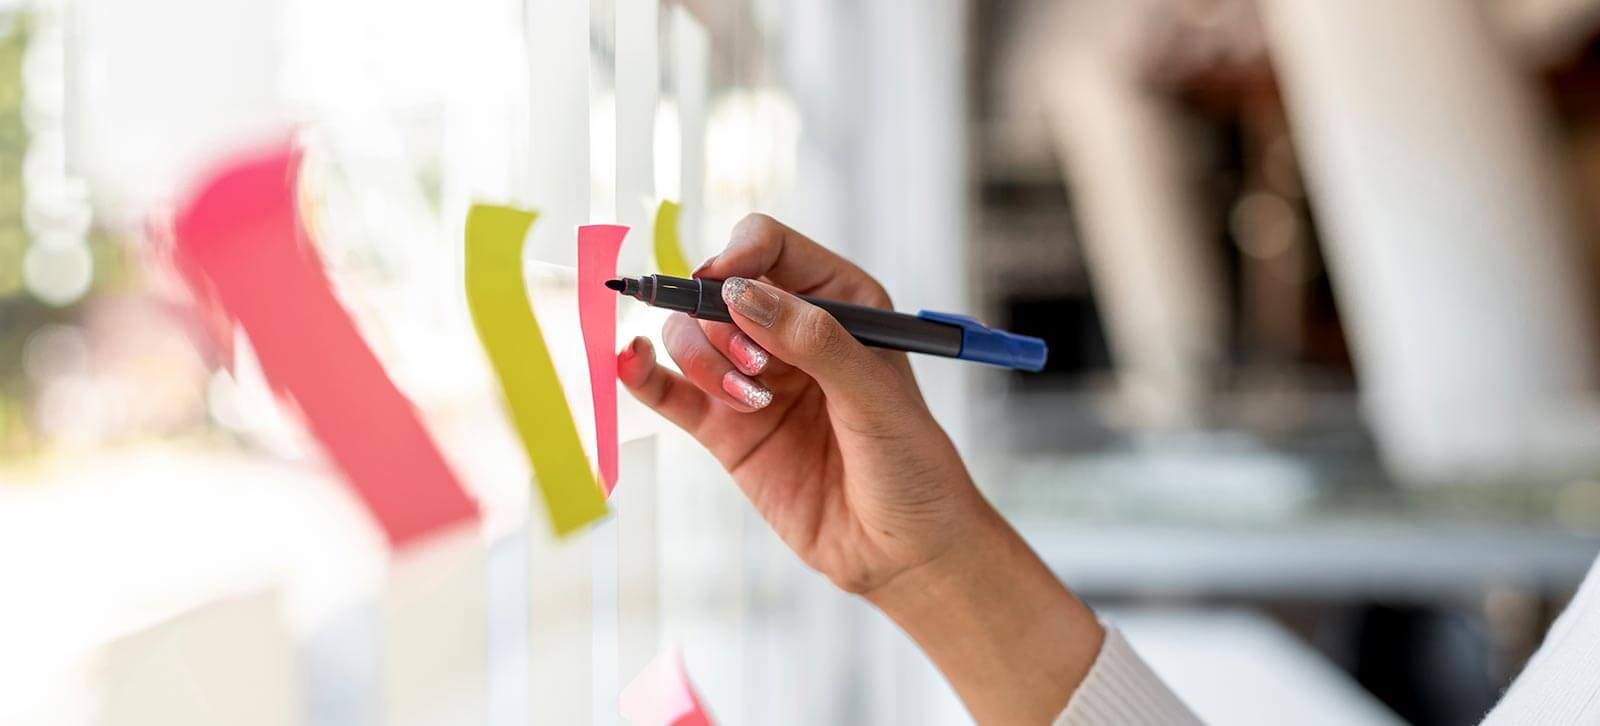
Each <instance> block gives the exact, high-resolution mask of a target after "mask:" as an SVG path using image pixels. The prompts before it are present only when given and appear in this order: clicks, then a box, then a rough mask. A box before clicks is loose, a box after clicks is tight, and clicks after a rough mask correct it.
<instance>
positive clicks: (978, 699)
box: [867, 507, 1105, 724]
mask: <svg viewBox="0 0 1600 726" xmlns="http://www.w3.org/2000/svg"><path fill="white" fill-rule="evenodd" d="M985 509H986V511H985V512H984V514H983V516H982V517H981V522H980V523H979V524H977V525H975V526H974V527H973V528H972V534H970V535H969V536H968V537H967V538H965V540H964V542H963V545H962V546H960V547H957V548H955V549H953V550H951V551H950V552H948V553H946V554H945V555H943V556H941V557H939V558H937V559H935V560H934V561H931V562H929V563H927V564H925V565H922V566H920V567H918V568H916V569H914V570H908V571H907V572H905V573H902V574H901V575H900V576H899V577H896V578H895V579H893V580H891V581H890V582H888V583H886V584H885V585H883V586H882V587H880V588H879V589H877V590H875V591H873V592H871V593H868V596H867V597H868V599H869V600H870V601H871V602H872V603H873V604H874V605H876V606H877V607H878V608H879V609H880V610H882V611H883V612H884V613H885V614H887V615H888V616H889V617H890V618H892V619H893V620H894V621H895V622H896V623H898V624H899V625H900V627H901V628H903V629H904V630H905V631H906V632H907V633H908V634H909V635H910V636H911V637H912V639H914V640H915V641H916V642H917V644H918V645H919V646H920V647H921V648H922V650H923V652H925V653H927V654H928V657H929V658H931V659H932V660H933V662H934V664H935V665H937V666H938V667H939V669H940V670H941V671H942V672H943V673H944V675H945V677H946V678H948V679H949V680H950V683H951V685H953V686H954V687H955V689H956V692H957V693H958V694H959V695H960V696H961V699H962V701H963V702H965V703H966V705H967V708H968V710H970V711H971V712H972V716H973V718H975V719H977V721H978V722H979V723H1007V724H1011V723H1015V724H1048V723H1050V722H1051V721H1052V720H1053V719H1055V717H1056V716H1057V715H1058V714H1060V713H1061V711H1062V709H1063V708H1065V706H1066V704H1067V700H1068V699H1069V698H1070V697H1071V695H1072V693H1073V691H1074V690H1075V689H1076V688H1077V687H1078V684H1080V683H1081V682H1082V681H1083V679H1084V676H1085V675H1086V674H1088V672H1089V670H1090V668H1091V667H1092V666H1093V664H1094V661H1095V657H1096V656H1097V655H1098V654H1099V652H1100V645H1101V642H1102V641H1103V639H1104V638H1105V631H1104V630H1103V629H1102V628H1101V626H1100V623H1099V622H1098V621H1097V620H1096V619H1095V616H1094V613H1093V612H1091V611H1090V610H1089V608H1088V607H1087V606H1085V605H1084V604H1083V603H1082V602H1081V601H1079V600H1078V599H1077V598H1076V597H1074V596H1073V595H1072V593H1070V592H1068V591H1067V589H1066V587H1064V586H1063V585H1062V584H1061V583H1060V581H1058V580H1057V579H1056V577H1055V576H1054V574H1052V573H1051V572H1050V570H1049V569H1048V568H1047V567H1045V565H1044V563H1043V562H1042V561H1041V560H1040V559H1039V557H1038V556H1037V555H1036V554H1034V552H1033V550H1031V549H1030V548H1029V547H1028V545H1027V543H1026V542H1024V541H1023V540H1022V538H1021V537H1020V536H1019V535H1017V533H1016V531H1015V530H1013V529H1012V528H1011V526H1010V525H1008V524H1007V523H1006V522H1005V521H1004V520H1002V519H1001V518H1000V517H999V515H998V514H995V513H994V512H993V511H992V510H987V507H985Z"/></svg>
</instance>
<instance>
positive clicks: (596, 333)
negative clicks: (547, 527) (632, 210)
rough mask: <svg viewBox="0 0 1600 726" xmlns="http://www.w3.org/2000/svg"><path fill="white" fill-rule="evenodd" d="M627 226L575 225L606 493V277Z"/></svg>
mask: <svg viewBox="0 0 1600 726" xmlns="http://www.w3.org/2000/svg"><path fill="white" fill-rule="evenodd" d="M627 236H628V228H627V227H624V226H622V225H618V224H589V225H584V226H582V227H579V228H578V322H579V323H580V324H582V325H583V348H584V351H585V352H586V353H587V354H588V357H589V386H590V388H591V389H592V390H593V392H594V449H595V455H596V456H597V457H598V458H599V459H600V482H601V483H602V484H604V485H605V488H606V495H607V496H610V494H611V490H612V489H614V488H615V487H616V486H617V294H616V293H615V292H612V291H611V290H610V289H607V288H606V281H607V280H610V279H612V278H614V277H616V276H617V252H618V251H620V250H621V249H622V239H623V238H624V237H627Z"/></svg>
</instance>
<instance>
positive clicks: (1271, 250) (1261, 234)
mask: <svg viewBox="0 0 1600 726" xmlns="http://www.w3.org/2000/svg"><path fill="white" fill-rule="evenodd" d="M1229 227H1230V228H1231V230H1232V232H1233V240H1234V243H1235V244H1237V245H1238V246H1239V250H1240V251H1241V252H1243V253H1245V254H1246V255H1249V256H1251V257H1254V258H1256V259H1258V260H1270V259H1273V258H1276V257H1277V256H1279V255H1281V254H1283V253H1284V252H1287V251H1288V250H1289V248H1290V247H1291V246H1292V245H1294V243H1295V240H1296V239H1297V238H1298V237H1299V234H1300V219H1299V216H1298V215H1297V214H1295V210H1294V207H1293V206H1291V205H1290V204H1289V202H1288V201H1287V200H1285V199H1284V198H1283V197H1281V196H1278V195H1276V194H1271V193H1268V192H1251V193H1250V194H1246V195H1245V196H1244V198H1243V199H1240V200H1239V203H1238V204H1237V205H1234V208H1233V213H1232V215H1231V216H1230V219H1229Z"/></svg>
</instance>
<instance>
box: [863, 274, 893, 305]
mask: <svg viewBox="0 0 1600 726" xmlns="http://www.w3.org/2000/svg"><path fill="white" fill-rule="evenodd" d="M861 298H862V304H863V305H867V306H870V307H875V308H884V309H893V308H894V301H893V300H890V299H889V291H888V290H886V289H884V287H883V283H880V282H878V281H877V280H875V279H873V278H871V277H868V278H867V281H866V283H865V284H864V285H863V289H862V291H861Z"/></svg>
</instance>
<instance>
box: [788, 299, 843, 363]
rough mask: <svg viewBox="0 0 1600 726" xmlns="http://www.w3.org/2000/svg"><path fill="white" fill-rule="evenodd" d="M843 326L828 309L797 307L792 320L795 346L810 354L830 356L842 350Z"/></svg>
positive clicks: (809, 306) (811, 306)
mask: <svg viewBox="0 0 1600 726" xmlns="http://www.w3.org/2000/svg"><path fill="white" fill-rule="evenodd" d="M846 337H848V336H847V334H846V333H845V332H844V327H843V326H841V325H839V321H838V320H835V319H834V318H833V316H832V315H829V314H828V311H826V310H823V309H822V308H819V307H816V306H813V305H806V306H802V307H800V308H799V310H798V312H797V313H796V314H795V320H794V338H795V348H797V349H799V350H801V351H804V352H806V353H808V354H811V355H818V356H831V355H836V354H838V353H840V352H842V350H843V348H842V347H843V346H844V344H845V338H846Z"/></svg>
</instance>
